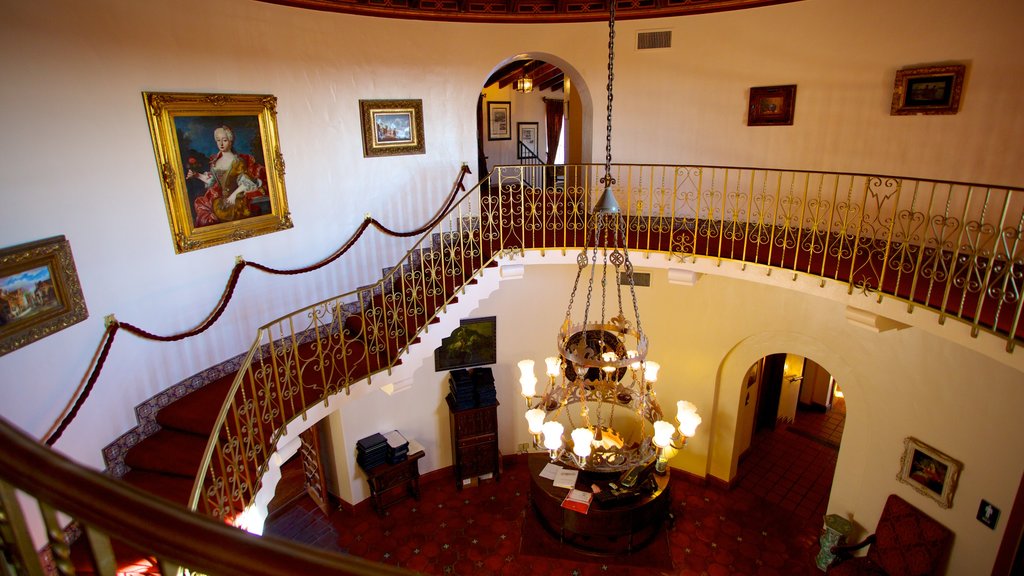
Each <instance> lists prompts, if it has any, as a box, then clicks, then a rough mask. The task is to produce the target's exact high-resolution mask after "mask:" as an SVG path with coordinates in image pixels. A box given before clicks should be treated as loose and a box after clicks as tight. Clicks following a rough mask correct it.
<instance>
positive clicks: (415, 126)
mask: <svg viewBox="0 0 1024 576" xmlns="http://www.w3.org/2000/svg"><path fill="white" fill-rule="evenodd" d="M359 118H360V122H361V123H362V128H363V156H365V157H366V158H374V157H377V156H401V155H405V154H424V153H426V151H427V144H426V139H425V138H424V135H423V101H422V100H360V101H359Z"/></svg>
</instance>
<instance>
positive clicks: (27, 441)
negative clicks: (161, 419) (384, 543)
mask: <svg viewBox="0 0 1024 576" xmlns="http://www.w3.org/2000/svg"><path fill="white" fill-rule="evenodd" d="M0 462H3V465H2V466H0V574H5V575H15V576H42V575H43V574H74V573H75V569H74V567H75V566H77V567H78V569H79V570H80V571H82V572H86V573H94V574H99V575H101V576H114V574H115V573H117V570H118V567H119V564H118V562H122V561H124V559H125V557H126V554H128V552H126V550H131V552H130V554H131V558H132V559H133V562H135V565H136V567H138V568H142V567H152V568H153V569H159V572H160V573H161V574H166V575H174V574H211V575H217V576H232V575H237V576H262V575H266V576H271V575H280V574H317V575H321V574H323V575H328V574H331V575H342V574H355V575H366V576H370V575H374V576H376V575H379V574H394V575H399V574H411V572H408V571H406V570H402V569H400V568H396V567H394V566H389V565H385V564H377V563H375V562H370V561H368V560H364V559H361V558H356V557H353V556H342V555H338V554H335V553H332V552H327V551H324V550H318V549H316V548H311V547H308V546H304V545H301V544H295V543H292V542H288V541H285V540H281V539H279V538H274V537H258V536H254V535H252V534H248V533H246V532H243V531H242V530H239V529H237V528H233V527H231V526H226V525H225V524H224V523H223V522H219V521H217V520H215V519H213V518H209V517H206V516H203V515H200V514H196V513H194V512H190V511H188V510H186V509H184V508H182V507H181V506H176V505H172V504H170V503H167V502H164V501H163V500H161V499H158V498H153V497H152V495H150V494H147V493H145V492H142V491H140V490H138V489H137V488H134V487H132V486H129V485H127V484H125V483H124V482H121V481H118V480H113V479H111V478H110V477H108V476H105V475H103V474H100V473H98V472H94V471H92V470H88V469H86V468H83V467H82V466H79V465H78V464H75V463H74V462H71V461H70V460H68V459H67V458H65V457H63V456H61V455H60V454H58V453H57V452H55V451H53V450H50V449H48V448H46V447H44V446H42V445H41V444H39V443H37V442H36V441H34V440H33V439H31V438H29V437H28V436H26V435H25V434H24V433H23V432H22V431H20V430H17V429H16V428H14V427H13V426H12V425H10V424H9V423H8V422H7V421H6V420H4V419H3V418H0ZM16 490H17V491H20V492H23V493H24V494H26V495H28V496H30V497H31V498H32V499H34V500H35V501H36V503H37V504H38V507H37V510H33V509H32V508H34V507H35V506H33V505H31V504H29V500H28V499H21V498H19V497H18V495H17V492H16ZM22 502H25V503H26V504H22ZM58 513H61V514H66V515H68V516H70V517H71V518H72V519H74V520H75V525H76V526H77V528H78V529H79V530H80V531H81V533H82V537H80V538H79V539H78V541H77V543H75V544H74V546H76V547H77V546H81V547H82V551H81V553H79V552H78V551H77V550H76V551H74V553H72V548H71V545H69V542H68V538H67V537H66V536H65V531H64V529H63V528H64V524H63V518H61V519H60V520H59V519H58ZM33 514H35V515H36V516H35V517H34V518H33ZM34 522H41V523H42V524H43V525H45V528H46V530H45V532H46V536H45V537H46V543H45V549H46V550H47V555H46V560H45V561H44V560H43V556H42V555H41V554H39V553H38V552H37V550H36V547H37V544H36V543H34V542H33V541H32V538H31V536H30V534H29V532H30V530H29V526H30V524H32V523H34ZM39 545H40V546H41V545H43V544H42V543H40V544H39ZM126 547H127V548H126ZM115 550H117V551H118V557H117V558H116V559H115ZM48 567H49V568H48ZM146 573H153V572H152V571H147V572H146Z"/></svg>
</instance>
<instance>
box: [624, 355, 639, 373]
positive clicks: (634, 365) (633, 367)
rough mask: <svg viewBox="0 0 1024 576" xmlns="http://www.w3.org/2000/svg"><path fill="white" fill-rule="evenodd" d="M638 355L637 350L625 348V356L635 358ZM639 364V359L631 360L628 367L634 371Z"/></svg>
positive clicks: (637, 368)
mask: <svg viewBox="0 0 1024 576" xmlns="http://www.w3.org/2000/svg"><path fill="white" fill-rule="evenodd" d="M639 355H640V353H639V352H637V351H636V350H627V351H626V358H636V357H637V356H639ZM641 365H642V364H641V362H640V361H639V360H633V362H631V363H630V364H629V368H630V369H631V370H634V371H635V370H639V369H640V366H641Z"/></svg>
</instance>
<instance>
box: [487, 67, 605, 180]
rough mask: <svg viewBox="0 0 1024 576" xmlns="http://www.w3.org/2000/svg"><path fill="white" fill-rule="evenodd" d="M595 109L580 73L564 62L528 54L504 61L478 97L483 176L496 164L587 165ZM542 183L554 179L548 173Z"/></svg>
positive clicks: (489, 78)
mask: <svg viewBox="0 0 1024 576" xmlns="http://www.w3.org/2000/svg"><path fill="white" fill-rule="evenodd" d="M524 80H529V82H526V83H524ZM527 85H528V88H527V87H526V86H527ZM591 109H592V106H591V105H590V98H589V95H588V91H587V89H586V86H585V85H584V84H583V82H582V80H581V79H580V76H579V74H578V73H577V72H576V71H575V69H573V68H572V66H570V65H568V63H566V62H564V61H563V60H561V59H560V58H558V57H556V56H553V55H550V54H526V55H519V56H516V57H515V58H514V59H511V60H507V61H505V62H504V63H502V64H501V65H499V66H498V67H496V68H495V69H494V70H493V71H492V72H491V74H490V75H489V76H488V78H487V79H486V80H485V82H484V85H483V88H482V90H481V93H480V97H479V98H478V99H477V104H476V114H477V154H478V160H477V170H478V174H479V177H480V178H481V179H482V178H485V177H486V175H487V174H488V173H489V171H491V170H492V169H494V167H495V166H527V165H538V166H542V165H551V164H582V163H585V162H589V160H590V158H589V156H590V153H589V151H585V150H583V142H584V141H585V138H589V133H590V131H591V128H590V127H589V118H590V115H591V112H590V111H591ZM547 176H551V178H547ZM541 179H543V180H544V182H547V181H548V180H552V181H553V179H554V175H548V174H544V177H543V178H541V177H538V182H535V183H533V184H535V185H541V182H540V181H539V180H541Z"/></svg>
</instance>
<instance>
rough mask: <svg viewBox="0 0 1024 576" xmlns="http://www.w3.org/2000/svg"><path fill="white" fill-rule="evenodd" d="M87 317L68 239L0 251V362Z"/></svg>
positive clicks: (29, 243) (54, 239)
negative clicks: (22, 348)
mask: <svg viewBox="0 0 1024 576" xmlns="http://www.w3.org/2000/svg"><path fill="white" fill-rule="evenodd" d="M88 317H89V311H88V310H87V309H86V307H85V298H84V297H83V296H82V287H81V285H80V284H79V283H78V272H77V270H76V269H75V260H74V258H72V256H71V244H70V243H69V242H68V241H67V239H66V238H64V237H63V236H54V237H52V238H46V239H43V240H37V241H35V242H28V243H26V244H19V245H17V246H11V247H9V248H4V249H2V250H0V356H3V355H4V354H7V353H9V352H13V351H14V350H17V349H18V348H21V347H22V346H26V345H28V344H31V343H32V342H35V341H36V340H39V339H41V338H44V337H46V336H49V335H50V334H53V333H54V332H59V331H60V330H63V329H65V328H67V327H68V326H71V325H73V324H77V323H79V322H81V321H82V320H85V319H86V318H88Z"/></svg>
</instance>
